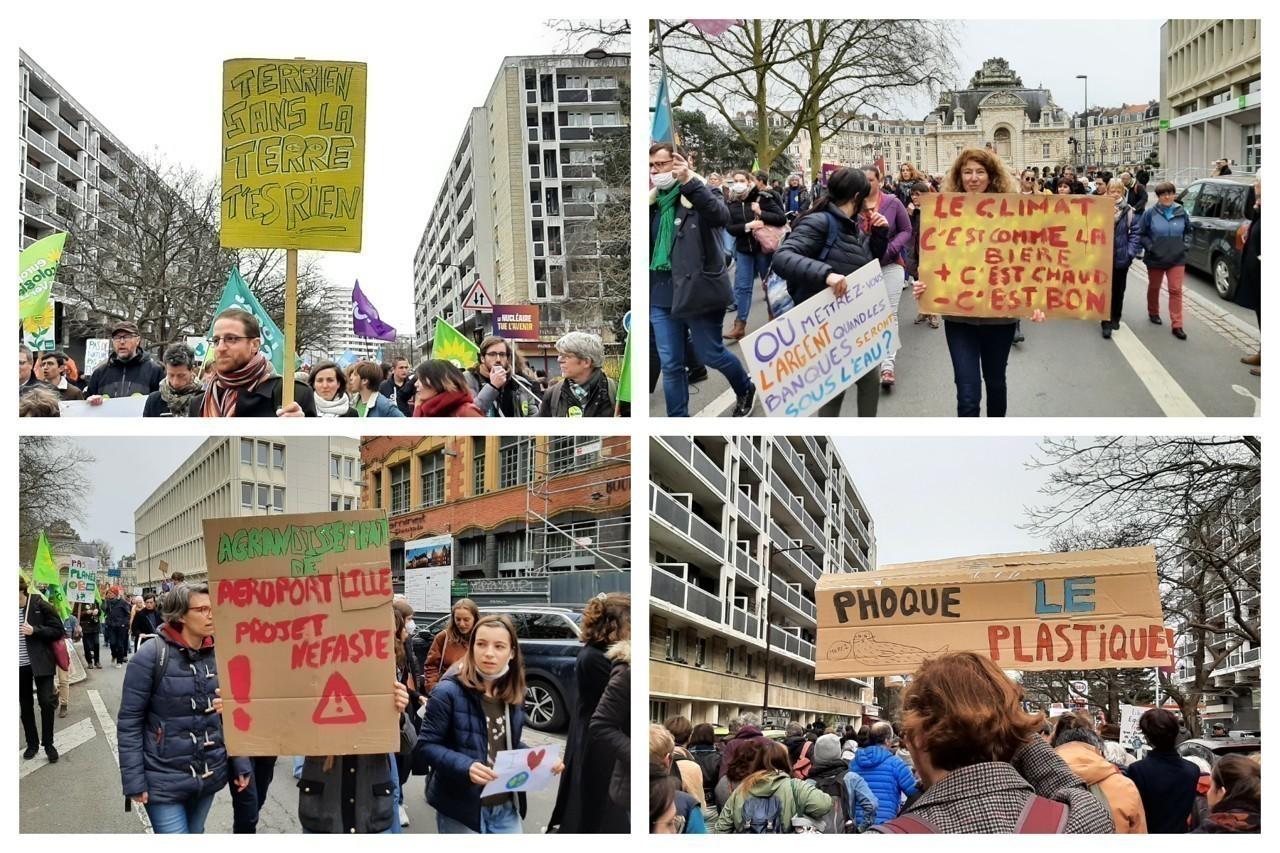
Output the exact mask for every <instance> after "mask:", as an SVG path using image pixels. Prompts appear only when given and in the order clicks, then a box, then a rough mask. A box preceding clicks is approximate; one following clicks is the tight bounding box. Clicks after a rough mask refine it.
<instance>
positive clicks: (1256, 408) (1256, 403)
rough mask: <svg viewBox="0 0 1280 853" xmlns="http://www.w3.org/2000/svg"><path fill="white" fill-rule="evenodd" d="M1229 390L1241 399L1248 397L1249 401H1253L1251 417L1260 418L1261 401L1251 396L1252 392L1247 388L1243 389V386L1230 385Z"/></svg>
mask: <svg viewBox="0 0 1280 853" xmlns="http://www.w3.org/2000/svg"><path fill="white" fill-rule="evenodd" d="M1231 390H1232V391H1235V392H1236V393H1237V394H1239V395H1240V396H1241V397H1248V398H1249V399H1250V400H1253V416H1254V417H1255V418H1260V417H1262V401H1261V400H1260V399H1258V398H1257V397H1255V396H1253V392H1252V391H1250V390H1249V389H1248V388H1245V387H1244V386H1243V385H1232V386H1231Z"/></svg>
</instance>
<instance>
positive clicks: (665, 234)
mask: <svg viewBox="0 0 1280 853" xmlns="http://www.w3.org/2000/svg"><path fill="white" fill-rule="evenodd" d="M679 202H680V185H679V184H676V185H675V186H673V187H671V188H670V189H667V190H658V239H657V240H656V241H654V244H653V254H652V256H651V257H650V258H649V269H651V270H664V271H666V272H670V271H671V249H672V248H673V247H674V246H675V244H676V205H677V204H679Z"/></svg>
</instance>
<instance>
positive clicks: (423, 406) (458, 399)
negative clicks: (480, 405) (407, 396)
mask: <svg viewBox="0 0 1280 853" xmlns="http://www.w3.org/2000/svg"><path fill="white" fill-rule="evenodd" d="M467 409H470V410H471V411H469V412H468V411H467ZM413 416H414V417H415V418H467V417H472V418H482V417H484V415H483V413H481V411H480V410H479V409H477V408H476V404H475V402H473V400H472V398H471V392H470V391H468V390H467V389H465V388H463V389H461V390H458V391H445V392H443V393H441V394H437V395H435V396H434V397H432V398H431V399H430V400H425V401H423V402H421V403H419V404H418V407H417V408H416V409H414V410H413Z"/></svg>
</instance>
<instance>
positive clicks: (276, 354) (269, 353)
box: [205, 269, 296, 376]
mask: <svg viewBox="0 0 1280 853" xmlns="http://www.w3.org/2000/svg"><path fill="white" fill-rule="evenodd" d="M228 308H240V309H242V310H244V311H248V312H249V313H250V314H252V315H253V316H255V317H257V318H258V322H259V323H261V324H262V354H263V355H264V356H266V358H267V360H268V361H270V362H271V366H272V367H273V368H274V369H275V371H276V375H277V376H284V332H282V331H280V327H279V326H277V325H276V324H275V321H274V320H272V319H271V315H269V314H268V313H267V312H266V311H265V310H263V307H262V303H260V302H258V300H257V299H256V298H255V297H254V295H253V292H252V291H250V290H249V285H247V284H245V283H244V279H243V278H241V277H240V270H237V269H233V270H231V274H230V275H229V276H227V286H226V287H225V288H223V290H222V299H221V300H220V301H219V302H218V310H216V311H214V312H213V316H214V317H217V316H218V315H219V314H221V313H222V312H223V311H225V310H227V309H228ZM208 336H209V337H213V321H212V320H210V321H209V335H208ZM212 357H213V348H212V347H210V348H209V352H208V354H207V355H206V356H205V358H206V359H208V358H212ZM295 359H296V356H295ZM295 366H296V365H295Z"/></svg>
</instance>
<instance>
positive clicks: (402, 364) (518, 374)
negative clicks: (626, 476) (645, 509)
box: [18, 308, 629, 418]
mask: <svg viewBox="0 0 1280 853" xmlns="http://www.w3.org/2000/svg"><path fill="white" fill-rule="evenodd" d="M110 340H111V353H110V355H109V357H108V359H107V361H106V362H104V363H103V364H101V365H99V366H98V367H97V368H95V369H94V371H93V372H92V373H91V374H90V375H89V377H88V378H87V379H85V378H84V377H83V376H81V375H80V373H79V371H78V368H77V366H76V364H75V362H74V360H72V359H70V358H68V357H67V355H66V354H65V353H62V352H43V353H40V354H39V356H38V361H33V359H35V358H36V356H35V355H34V354H33V353H32V352H31V350H29V349H27V348H26V347H25V346H23V345H21V344H19V347H18V384H19V391H20V394H19V414H20V415H21V416H23V417H56V416H58V415H59V413H60V407H59V403H61V402H64V401H72V400H83V401H85V402H86V403H87V404H88V405H90V406H100V405H102V403H103V402H104V401H106V400H109V399H118V398H121V397H134V396H143V397H146V402H145V404H144V406H143V410H142V416H143V417H176V418H182V417H193V418H200V417H204V418H216V417H231V418H254V417H359V418H387V417H391V418H398V417H419V418H423V417H451V418H453V417H474V418H478V417H571V418H576V417H591V418H594V417H615V416H619V415H627V414H629V404H627V403H624V402H621V401H619V400H618V385H617V382H616V381H615V380H614V379H613V378H611V377H609V376H608V375H606V374H605V371H604V364H605V356H604V343H603V342H602V340H601V339H600V337H599V336H597V335H593V334H591V333H589V332H576V331H575V332H569V333H567V334H565V335H563V336H562V337H561V338H560V339H559V340H558V341H557V342H556V354H557V355H556V358H557V362H558V364H559V366H560V376H559V377H557V378H556V379H555V380H554V381H551V382H548V380H547V378H546V377H545V375H544V376H538V375H536V374H534V373H533V372H532V371H530V370H529V368H528V367H527V365H526V364H525V361H524V358H523V356H521V355H520V353H519V352H518V351H517V350H516V348H515V346H514V345H513V344H512V343H511V342H510V341H507V340H505V339H503V338H501V337H497V336H490V337H487V338H485V339H484V340H483V341H482V342H481V344H480V353H479V356H478V363H477V364H476V365H475V366H474V367H471V368H468V369H466V370H463V369H461V368H459V367H457V366H456V365H455V364H454V363H453V362H452V361H445V360H443V359H428V360H426V361H423V362H422V363H421V364H419V365H418V366H417V368H416V369H411V368H410V364H409V360H408V359H405V358H397V359H395V360H394V361H393V362H392V363H377V362H373V361H358V362H356V363H354V364H351V365H349V366H348V367H346V368H345V369H344V368H342V367H339V366H338V365H337V364H336V363H334V362H332V361H323V362H320V363H317V364H314V365H304V369H302V370H300V371H299V372H298V373H296V374H295V375H294V377H293V383H294V385H293V401H292V402H291V403H289V404H288V405H287V406H286V405H284V383H285V381H286V379H285V378H284V377H282V376H280V375H278V374H277V373H276V371H275V369H274V368H273V366H272V363H271V361H270V359H268V358H267V357H266V355H265V354H264V353H263V352H262V328H261V325H260V324H259V322H258V320H257V319H256V318H255V317H254V316H253V315H252V314H250V313H248V312H245V311H241V310H239V309H234V308H232V309H228V310H226V311H223V312H222V313H221V314H219V315H218V316H217V317H216V318H215V319H214V324H213V334H212V336H211V337H210V338H209V351H210V358H208V359H207V360H205V361H203V362H200V361H199V360H198V359H197V358H196V354H195V352H194V351H193V350H192V349H191V348H190V347H188V346H187V345H186V344H184V343H177V344H170V345H169V346H167V347H165V348H164V350H163V353H162V354H161V357H160V360H159V361H156V360H155V359H153V358H152V356H151V355H150V354H149V353H148V352H147V351H146V350H145V349H143V348H142V347H141V336H140V334H139V332H138V327H137V326H136V325H135V324H133V323H127V322H126V323H117V324H116V325H115V326H114V327H112V329H111V330H110Z"/></svg>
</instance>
